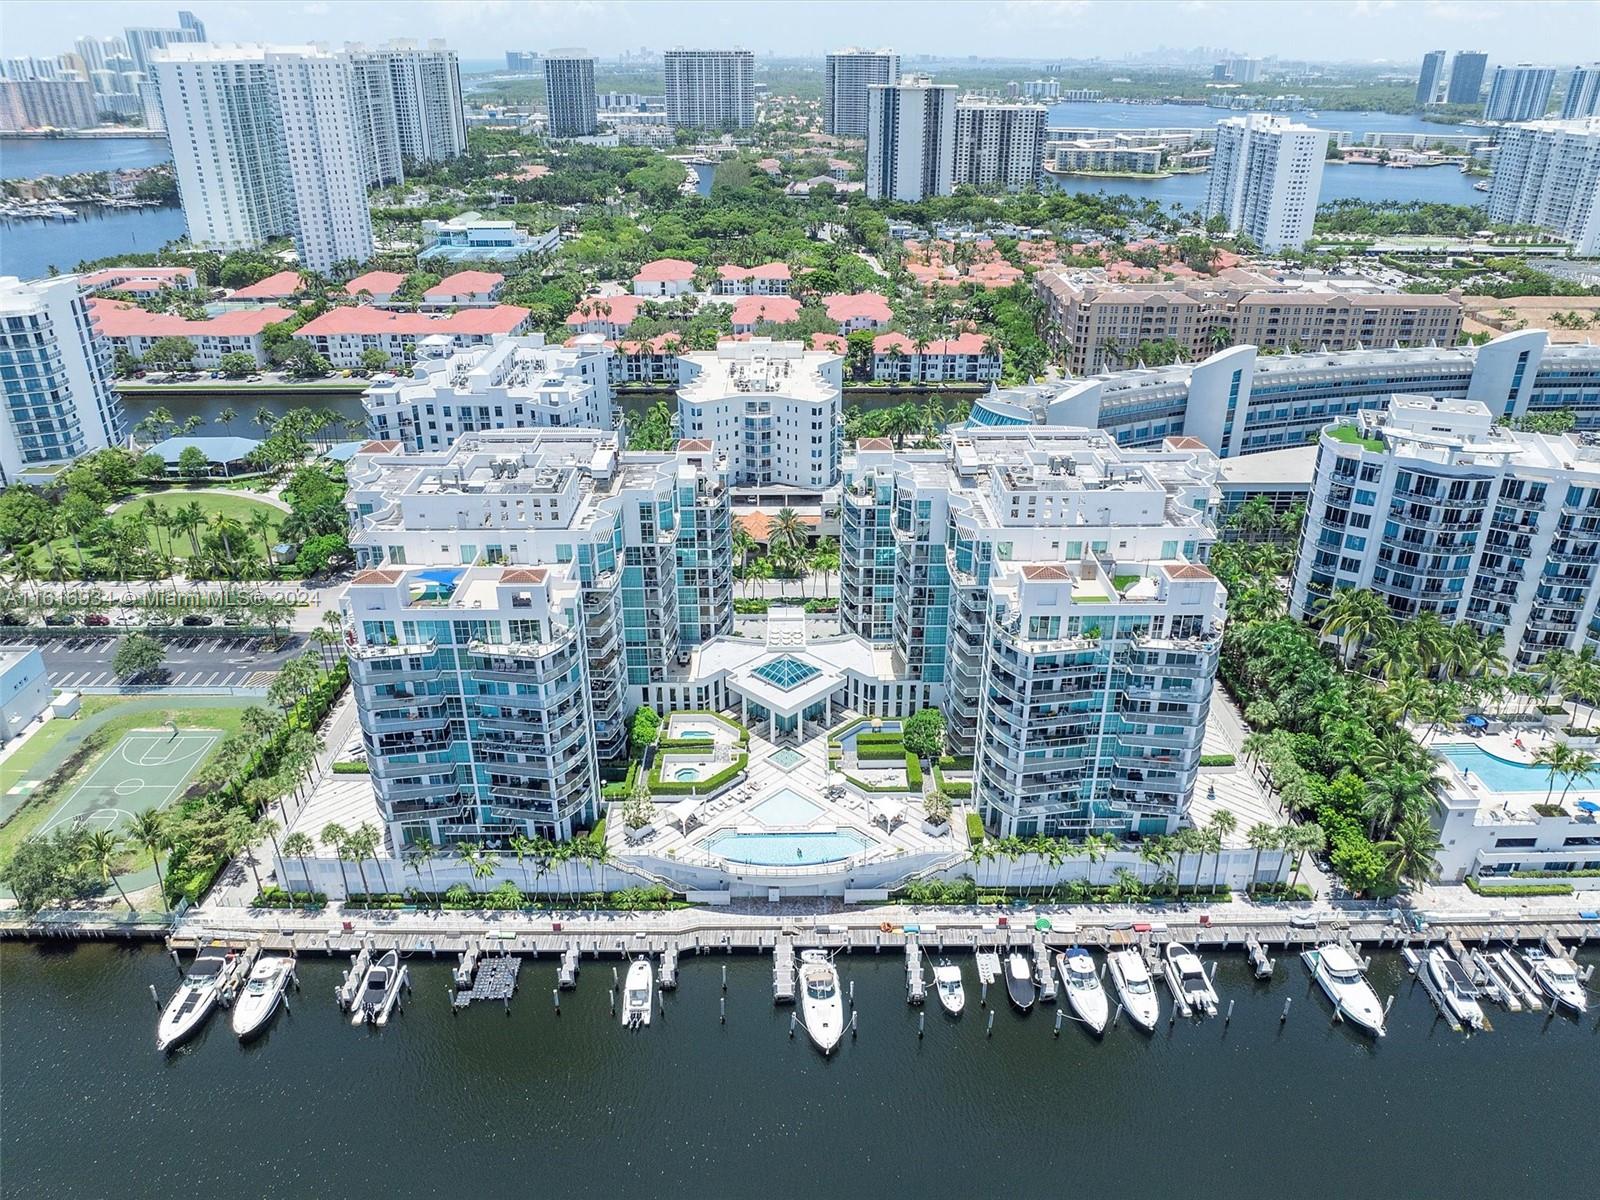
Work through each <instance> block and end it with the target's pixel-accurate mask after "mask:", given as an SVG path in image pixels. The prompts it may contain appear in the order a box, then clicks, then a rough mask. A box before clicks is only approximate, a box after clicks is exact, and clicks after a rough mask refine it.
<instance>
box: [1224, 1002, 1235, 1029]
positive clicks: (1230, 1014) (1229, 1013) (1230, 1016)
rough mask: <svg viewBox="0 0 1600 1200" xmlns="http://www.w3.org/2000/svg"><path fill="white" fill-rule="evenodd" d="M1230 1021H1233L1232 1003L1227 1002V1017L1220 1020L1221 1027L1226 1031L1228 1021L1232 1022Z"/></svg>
mask: <svg viewBox="0 0 1600 1200" xmlns="http://www.w3.org/2000/svg"><path fill="white" fill-rule="evenodd" d="M1232 1020H1233V1001H1232V1000H1229V1001H1228V1012H1227V1015H1226V1016H1224V1017H1223V1018H1222V1026H1223V1028H1224V1029H1226V1028H1227V1027H1228V1023H1229V1022H1230V1021H1232Z"/></svg>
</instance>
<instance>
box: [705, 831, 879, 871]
mask: <svg viewBox="0 0 1600 1200" xmlns="http://www.w3.org/2000/svg"><path fill="white" fill-rule="evenodd" d="M705 848H706V849H707V850H709V851H711V853H713V854H720V855H721V856H722V857H723V858H725V859H727V860H728V861H730V862H738V863H750V864H751V865H753V866H760V867H793V866H801V865H810V864H814V863H830V862H838V861H839V860H840V859H844V858H849V857H850V856H851V855H852V854H860V853H861V852H862V851H863V850H865V849H866V848H867V843H866V841H865V840H864V839H862V838H861V837H859V836H858V835H856V834H854V833H849V832H846V831H844V830H837V829H836V830H832V831H831V832H828V833H736V832H734V831H733V830H731V829H730V830H724V831H723V832H721V833H714V834H712V835H711V836H710V837H709V838H707V839H706V841H705Z"/></svg>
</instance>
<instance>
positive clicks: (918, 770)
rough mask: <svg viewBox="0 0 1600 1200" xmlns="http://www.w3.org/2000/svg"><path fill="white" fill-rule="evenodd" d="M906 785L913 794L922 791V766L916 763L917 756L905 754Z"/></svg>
mask: <svg viewBox="0 0 1600 1200" xmlns="http://www.w3.org/2000/svg"><path fill="white" fill-rule="evenodd" d="M906 783H907V784H908V785H909V786H910V788H911V790H912V791H913V792H918V793H920V792H921V791H922V764H921V763H919V762H918V761H917V756H916V755H915V754H912V753H910V752H909V751H908V752H907V753H906Z"/></svg>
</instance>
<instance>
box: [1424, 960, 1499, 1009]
mask: <svg viewBox="0 0 1600 1200" xmlns="http://www.w3.org/2000/svg"><path fill="white" fill-rule="evenodd" d="M1422 969H1423V970H1424V971H1426V972H1427V973H1428V979H1429V981H1430V982H1431V983H1432V984H1433V990H1434V994H1435V995H1436V996H1438V998H1439V1003H1440V1004H1442V1005H1443V1006H1444V1009H1445V1012H1446V1013H1447V1014H1449V1016H1450V1017H1451V1018H1452V1019H1453V1020H1455V1021H1457V1022H1458V1023H1460V1024H1462V1025H1465V1026H1466V1027H1467V1028H1468V1029H1482V1028H1483V1027H1484V1024H1485V1022H1484V1017H1483V1006H1482V1005H1480V1004H1479V1003H1478V988H1477V985H1475V984H1474V983H1473V982H1472V980H1471V979H1469V978H1468V977H1467V973H1466V971H1464V970H1463V969H1462V967H1461V964H1460V963H1458V962H1457V961H1456V960H1455V959H1454V958H1453V957H1452V956H1451V955H1450V954H1449V953H1448V952H1447V951H1446V950H1445V949H1444V948H1443V947H1441V946H1435V947H1434V948H1433V949H1432V950H1429V951H1428V957H1427V958H1426V959H1424V960H1423V963H1422Z"/></svg>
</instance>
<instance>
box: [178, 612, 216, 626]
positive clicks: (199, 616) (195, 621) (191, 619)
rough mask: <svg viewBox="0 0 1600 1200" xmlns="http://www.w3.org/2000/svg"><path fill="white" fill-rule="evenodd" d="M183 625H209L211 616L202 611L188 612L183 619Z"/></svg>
mask: <svg viewBox="0 0 1600 1200" xmlns="http://www.w3.org/2000/svg"><path fill="white" fill-rule="evenodd" d="M183 623H184V624H185V625H209V624H211V618H210V617H208V616H206V615H205V614H204V613H190V614H189V615H188V616H186V617H185V618H184V619H183Z"/></svg>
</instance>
